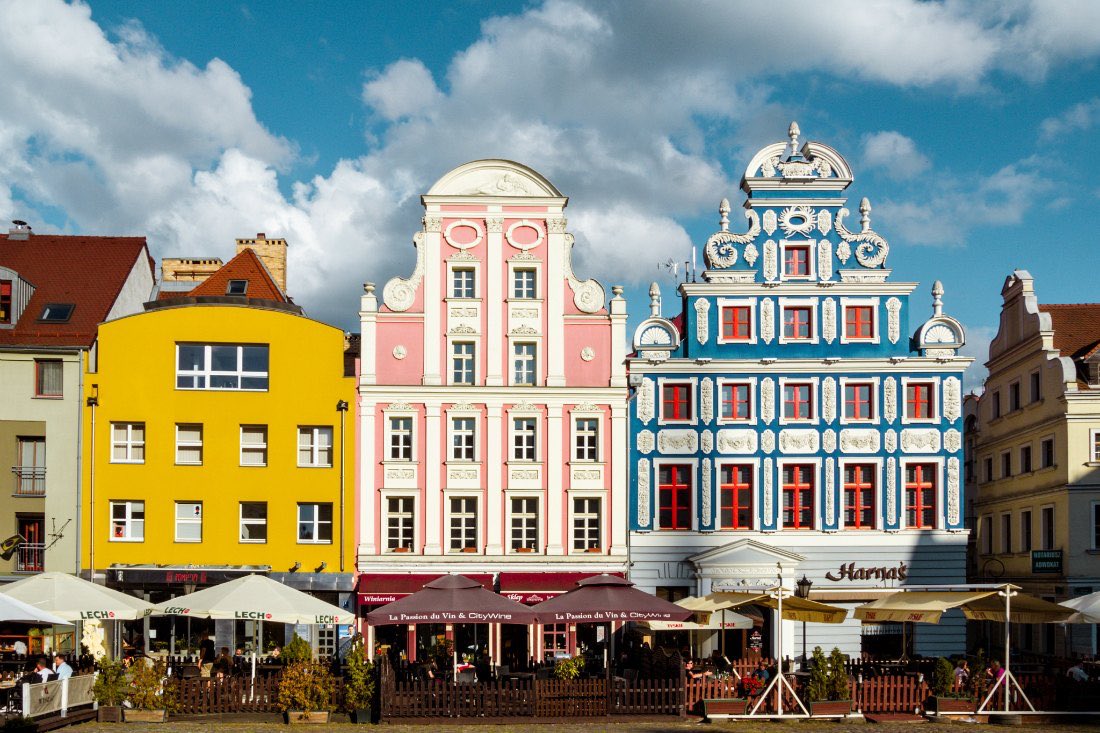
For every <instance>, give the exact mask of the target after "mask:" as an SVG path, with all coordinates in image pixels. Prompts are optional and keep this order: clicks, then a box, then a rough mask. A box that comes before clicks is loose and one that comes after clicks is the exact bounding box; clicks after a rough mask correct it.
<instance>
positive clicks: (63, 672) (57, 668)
mask: <svg viewBox="0 0 1100 733" xmlns="http://www.w3.org/2000/svg"><path fill="white" fill-rule="evenodd" d="M53 671H54V674H56V675H57V679H59V680H67V679H69V678H70V677H72V676H73V668H72V667H70V666H69V665H68V663H67V662H66V661H65V657H63V656H62V655H61V654H54V655H53Z"/></svg>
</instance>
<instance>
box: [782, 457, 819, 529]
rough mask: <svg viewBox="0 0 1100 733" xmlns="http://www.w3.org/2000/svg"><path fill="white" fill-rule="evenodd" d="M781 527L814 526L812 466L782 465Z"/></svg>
mask: <svg viewBox="0 0 1100 733" xmlns="http://www.w3.org/2000/svg"><path fill="white" fill-rule="evenodd" d="M783 528H784V529H813V528H814V467H813V466H805V465H785V466H783Z"/></svg>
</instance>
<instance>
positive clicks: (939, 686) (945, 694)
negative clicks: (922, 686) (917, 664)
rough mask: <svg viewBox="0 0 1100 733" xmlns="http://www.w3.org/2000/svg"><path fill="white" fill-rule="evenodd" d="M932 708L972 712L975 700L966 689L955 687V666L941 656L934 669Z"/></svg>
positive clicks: (949, 711) (945, 711)
mask: <svg viewBox="0 0 1100 733" xmlns="http://www.w3.org/2000/svg"><path fill="white" fill-rule="evenodd" d="M931 702H932V705H931V707H932V709H933V710H934V711H935V712H937V713H972V712H974V700H973V698H971V697H970V696H969V695H968V694H967V693H966V690H956V689H955V667H954V666H953V665H952V664H951V662H949V661H948V660H947V659H945V658H943V657H940V658H939V659H937V660H936V667H935V669H934V670H933V671H932V701H931Z"/></svg>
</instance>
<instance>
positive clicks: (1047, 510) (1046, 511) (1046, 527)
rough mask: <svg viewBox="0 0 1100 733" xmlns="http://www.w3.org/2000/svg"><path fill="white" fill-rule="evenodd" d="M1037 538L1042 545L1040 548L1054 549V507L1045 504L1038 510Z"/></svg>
mask: <svg viewBox="0 0 1100 733" xmlns="http://www.w3.org/2000/svg"><path fill="white" fill-rule="evenodd" d="M1039 540H1040V542H1042V544H1043V546H1042V548H1040V549H1043V550H1053V549H1054V507H1052V506H1045V507H1043V508H1042V509H1040V510H1039Z"/></svg>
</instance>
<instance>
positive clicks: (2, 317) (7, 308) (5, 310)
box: [0, 280, 11, 323]
mask: <svg viewBox="0 0 1100 733" xmlns="http://www.w3.org/2000/svg"><path fill="white" fill-rule="evenodd" d="M0 323H11V280H0Z"/></svg>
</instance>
